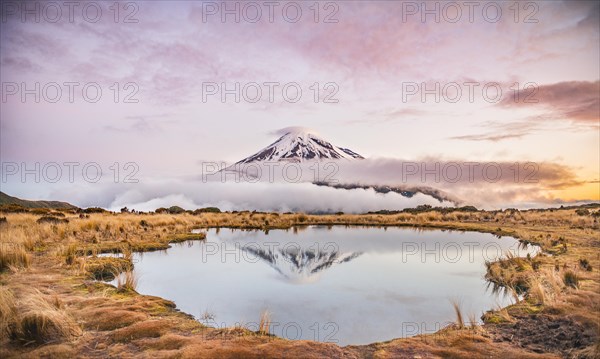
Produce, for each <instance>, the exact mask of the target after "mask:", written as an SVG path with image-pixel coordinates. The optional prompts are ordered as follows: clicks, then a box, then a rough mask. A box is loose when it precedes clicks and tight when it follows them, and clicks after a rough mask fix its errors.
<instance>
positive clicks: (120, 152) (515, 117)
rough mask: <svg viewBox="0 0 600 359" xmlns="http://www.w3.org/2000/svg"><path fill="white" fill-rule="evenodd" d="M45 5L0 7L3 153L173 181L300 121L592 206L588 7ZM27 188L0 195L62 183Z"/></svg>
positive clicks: (597, 139) (592, 34) (390, 153)
mask: <svg viewBox="0 0 600 359" xmlns="http://www.w3.org/2000/svg"><path fill="white" fill-rule="evenodd" d="M53 4H55V5H50V6H49V5H48V3H43V2H42V3H36V2H11V1H7V2H3V3H2V14H1V31H0V64H1V73H0V75H1V79H2V89H1V91H2V102H1V110H0V117H1V134H0V140H1V143H0V149H1V159H2V162H3V164H4V163H7V162H15V163H21V162H24V163H28V164H31V166H33V163H35V162H38V163H41V165H42V166H43V165H44V163H48V162H57V163H63V162H67V161H73V162H79V163H87V162H97V163H100V164H101V165H102V166H103V168H105V171H107V170H106V169H107V168H108V167H109V166H110V164H112V163H114V162H118V163H119V166H120V167H123V163H126V162H135V163H136V164H137V166H138V167H139V172H138V174H137V176H138V177H140V178H148V179H156V178H159V177H160V178H167V177H170V178H173V177H179V178H181V177H185V176H194V175H197V174H199V173H200V171H201V163H202V162H203V161H215V160H223V161H227V162H230V163H231V162H234V161H237V160H239V159H241V158H244V157H246V156H248V155H250V154H252V153H254V152H256V151H257V150H259V149H260V148H262V147H265V146H266V145H268V144H270V143H271V142H273V141H274V140H275V137H274V135H273V134H274V132H276V131H277V130H279V129H281V128H284V127H288V126H304V127H309V128H313V129H315V130H316V131H318V132H319V133H320V134H321V135H322V136H323V137H324V138H326V139H328V140H330V141H331V142H333V143H334V144H336V145H339V146H342V147H348V148H350V149H352V150H354V151H356V152H358V153H360V154H362V155H363V156H365V157H368V158H370V159H376V160H379V159H381V160H393V159H401V160H414V161H417V160H421V159H428V160H432V159H435V160H439V161H496V162H504V163H512V162H519V163H525V162H535V163H539V164H540V165H542V164H546V167H545V168H548V169H557V170H556V172H555V173H557V176H558V178H556V179H555V180H554V182H552V183H551V184H549V185H548V186H547V187H545V188H541V187H540V188H538V193H536V198H535V200H536V201H541V202H544V201H546V202H548V203H552V202H556V201H578V200H598V199H599V196H600V193H599V192H600V184H599V182H598V179H599V178H598V177H599V173H600V167H599V166H600V164H599V163H600V127H599V121H600V115H599V111H600V105H599V96H600V95H599V91H600V83H599V79H600V69H599V65H598V64H599V63H600V55H599V54H600V48H599V46H600V45H599V44H600V33H599V32H600V30H599V29H600V20H599V19H600V15H599V12H600V8H599V5H598V2H594V1H589V2H586V1H546V2H544V1H540V2H527V3H518V4H517V5H515V3H514V2H475V5H467V4H466V3H464V2H458V3H448V2H427V4H425V3H422V2H387V1H381V2H377V1H369V2H366V1H365V2H360V1H344V2H319V3H317V4H316V5H315V3H313V2H274V4H275V5H272V7H271V5H266V4H265V3H264V2H260V1H259V2H256V3H244V2H240V3H235V2H230V3H227V5H226V6H227V9H225V8H223V5H221V2H201V1H182V2H174V1H169V2H166V1H164V2H162V1H143V2H122V3H118V4H117V5H118V6H115V5H114V3H113V2H106V3H102V2H77V1H76V2H74V5H73V7H72V8H69V7H67V6H66V5H64V4H62V2H58V3H53ZM423 6H425V7H423ZM269 83H271V84H273V83H274V85H272V87H269V86H270V85H267V84H269ZM236 84H238V85H239V86H240V91H239V94H240V96H239V97H240V98H239V101H236V99H235V97H236V95H235V94H234V93H232V91H230V92H225V91H223V89H224V88H226V89H229V90H233V92H235V88H236ZM256 84H258V86H257V85H256ZM36 86H39V89H36ZM257 87H258V88H260V91H261V94H260V95H259V93H258V92H257ZM271 88H272V89H273V91H272V93H270V89H271ZM284 88H285V89H286V90H285V91H284V90H283V89H284ZM71 89H72V93H70V90H71ZM84 89H85V91H84ZM98 89H99V90H101V91H102V93H101V95H99V94H98V93H97V91H98ZM298 89H300V90H301V94H300V93H299V92H297V90H298ZM59 92H60V94H61V96H60V97H59V96H58V94H59ZM70 95H72V96H70ZM36 96H38V97H39V102H36V101H37V99H36ZM70 97H71V98H70ZM223 97H224V98H223ZM96 100H97V101H96ZM223 100H224V101H223ZM105 166H106V167H105ZM3 171H4V175H6V171H7V169H6V167H5V166H4V165H3ZM5 177H6V176H5ZM17 177H18V176H17ZM40 182H41V183H35V181H33V180H29V179H26V180H25V181H22V180H16V177H15V176H12V177H11V176H8V177H7V178H4V177H3V182H2V188H3V189H2V190H3V191H4V192H7V193H9V194H14V195H19V196H22V197H29V198H30V197H32V196H33V197H44V198H46V197H49V196H53V195H54V196H56V195H59V194H61V195H62V194H64V192H57V191H56V189H55V187H54V185H53V184H52V183H47V181H46V183H45V181H43V180H42V181H40ZM540 186H541V185H540ZM540 191H541V192H543V193H541V192H540ZM173 195H177V193H173ZM77 198H79V197H77ZM519 198H520V199H519V200H524V199H523V198H522V197H519ZM58 199H62V198H58ZM525 200H526V199H525ZM532 200H533V199H532ZM84 202H85V201H84ZM81 203H83V202H81ZM86 203H87V202H86ZM109 203H110V202H109ZM196 203H197V202H196ZM503 204H504V203H503Z"/></svg>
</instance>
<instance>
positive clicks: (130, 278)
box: [115, 271, 138, 292]
mask: <svg viewBox="0 0 600 359" xmlns="http://www.w3.org/2000/svg"><path fill="white" fill-rule="evenodd" d="M115 276H116V277H117V290H118V291H120V292H135V289H136V288H137V284H138V277H137V275H136V274H135V272H133V271H127V272H124V273H122V274H120V275H119V274H116V275H115Z"/></svg>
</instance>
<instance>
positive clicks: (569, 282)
mask: <svg viewBox="0 0 600 359" xmlns="http://www.w3.org/2000/svg"><path fill="white" fill-rule="evenodd" d="M563 281H564V282H565V285H566V286H567V287H571V288H575V289H577V288H579V276H578V275H577V274H576V273H575V272H573V271H571V270H568V271H566V272H565V273H564V274H563Z"/></svg>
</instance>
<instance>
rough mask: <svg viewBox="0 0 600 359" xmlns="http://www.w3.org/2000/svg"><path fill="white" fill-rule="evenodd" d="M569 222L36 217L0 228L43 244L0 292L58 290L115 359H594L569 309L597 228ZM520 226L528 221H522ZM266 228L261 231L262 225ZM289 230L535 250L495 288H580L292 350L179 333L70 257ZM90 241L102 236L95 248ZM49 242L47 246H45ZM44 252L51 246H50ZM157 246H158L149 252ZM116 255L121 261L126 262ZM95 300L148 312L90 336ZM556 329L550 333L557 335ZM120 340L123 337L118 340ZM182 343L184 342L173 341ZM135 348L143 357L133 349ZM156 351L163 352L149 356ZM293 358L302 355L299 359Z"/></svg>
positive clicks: (580, 293)
mask: <svg viewBox="0 0 600 359" xmlns="http://www.w3.org/2000/svg"><path fill="white" fill-rule="evenodd" d="M573 212H574V211H573V210H566V209H565V210H555V211H552V212H531V215H530V214H529V213H528V212H522V217H524V218H526V221H525V223H519V222H518V221H515V220H510V218H508V217H507V218H502V219H500V220H499V221H498V222H495V221H494V222H492V221H484V220H479V221H476V220H475V218H471V220H468V219H467V218H465V219H462V221H460V222H459V221H456V220H455V219H450V220H448V222H444V221H443V219H442V218H433V220H432V221H430V222H425V221H428V220H431V219H432V218H426V217H424V216H419V215H408V216H396V215H342V216H336V215H331V216H310V215H302V214H290V215H279V214H277V215H271V214H260V215H259V216H250V215H244V216H239V215H234V214H204V215H202V216H190V215H131V214H126V215H109V214H94V215H92V216H90V218H89V219H87V218H86V219H77V218H69V219H70V222H69V223H61V224H36V223H35V220H36V219H37V217H36V216H33V215H28V214H8V215H7V219H8V228H7V225H3V230H9V231H13V230H14V231H16V230H18V228H19V227H20V228H21V229H19V230H26V231H27V230H29V229H27V228H32V229H34V230H35V231H36V232H37V233H32V234H31V235H32V236H35V235H42V234H45V235H47V237H44V239H40V240H39V243H37V242H36V243H35V244H34V245H33V247H32V252H31V253H32V255H33V258H32V263H31V265H30V267H29V268H28V269H20V270H19V269H17V270H16V271H13V272H10V273H8V272H7V273H3V274H1V278H2V282H3V283H4V284H5V286H6V287H7V288H9V289H10V290H11V291H13V292H15V294H17V295H24V296H26V295H29V294H30V293H29V292H30V289H27V288H24V287H22V286H20V285H19V284H18V283H19V282H22V283H23V282H29V283H31V286H33V287H35V288H39V290H40V291H41V292H42V295H43V296H47V295H50V294H51V293H52V292H53V291H54V292H56V291H57V290H58V289H56V288H62V289H60V293H55V295H57V296H58V297H59V298H64V302H66V303H67V304H66V305H64V308H63V309H61V310H62V311H64V312H65V314H66V315H68V316H69V317H73V318H76V319H77V322H80V323H83V324H82V326H83V330H84V333H89V334H91V335H92V336H93V337H95V338H97V340H99V341H100V342H101V343H104V344H103V345H105V346H106V347H108V348H112V349H114V350H115V353H121V354H124V353H127V352H129V351H130V350H134V352H135V349H133V348H129V349H128V348H127V347H124V346H123V344H125V343H138V342H139V343H141V342H145V341H148V340H150V341H158V342H161V341H167V340H169V341H170V340H175V337H177V340H176V341H178V342H180V343H181V345H176V344H173V343H171V344H169V345H171V347H172V349H169V350H175V351H182V353H185V348H186V347H193V346H194V345H200V344H199V342H198V343H196V340H195V339H193V338H194V336H195V335H197V334H198V333H200V332H203V333H204V334H202V335H201V338H199V339H204V340H205V341H208V342H212V343H214V344H216V345H217V347H214V348H212V349H208V348H204V349H202V350H204V352H205V353H206V355H207V356H209V357H210V356H215V355H217V354H216V353H221V354H223V353H226V352H228V351H231V352H239V353H245V354H244V355H246V354H247V356H250V357H252V356H267V357H268V356H286V355H289V356H290V357H291V356H293V354H294V353H295V354H300V355H296V356H300V357H302V356H304V355H305V354H306V353H307V352H306V350H307V348H310V350H311V352H310V353H311V356H312V357H324V356H328V355H335V356H342V357H365V356H370V355H372V354H376V353H379V354H382V353H388V354H389V355H392V354H391V353H395V354H394V355H393V356H411V355H425V356H445V355H449V353H453V352H454V353H460V352H465V353H473V352H476V353H480V354H482V355H484V354H485V355H493V354H494V353H513V354H514V355H518V356H522V357H555V356H556V355H560V356H563V355H570V354H568V353H574V352H580V353H581V355H586V354H585V353H592V354H593V351H594V350H595V348H594V343H595V341H597V338H598V329H597V327H594V324H593V323H594V321H593V319H590V318H593V317H594V316H595V315H597V313H598V308H595V307H593V306H589V305H583V306H582V305H577V306H576V307H573V305H574V304H573V303H579V302H581V301H582V300H584V302H585V300H587V301H590V305H591V303H593V302H594V300H595V299H597V298H598V287H599V286H598V284H599V280H598V278H597V275H595V273H597V272H594V271H597V270H598V265H599V264H600V262H599V260H598V258H596V257H594V256H593V253H594V251H596V250H597V249H598V246H599V243H598V242H597V241H594V240H593V238H594V237H593V233H596V232H595V231H597V229H598V227H597V222H594V224H585V223H580V220H583V219H582V218H579V217H578V216H577V215H575V214H574V213H573ZM489 213H490V212H477V213H475V214H472V215H471V216H472V217H482V216H488V215H490V214H489ZM501 213H502V212H501ZM534 214H535V216H534ZM434 215H435V214H432V215H431V216H434ZM528 216H531V218H528ZM544 216H545V217H546V218H544ZM240 217H242V218H240ZM252 217H255V218H252ZM256 217H258V218H259V219H257V218H256ZM563 217H566V218H563ZM140 220H144V221H145V222H146V224H147V225H146V226H143V225H140ZM253 221H261V223H262V226H260V225H258V224H257V223H252V222H253ZM265 221H268V222H269V223H268V224H265ZM586 221H587V219H586ZM424 222H425V223H424ZM521 222H522V221H521ZM13 223H14V226H13ZM588 223H592V222H591V221H590V222H588ZM216 224H218V225H216ZM295 224H298V225H326V226H327V225H342V226H346V225H354V226H356V225H357V226H364V225H377V226H395V227H414V228H425V229H427V228H431V229H446V230H456V231H476V232H482V233H491V234H496V235H502V236H510V237H513V238H515V239H517V240H519V241H521V242H523V243H527V244H537V245H540V247H541V248H542V250H543V252H542V255H540V256H537V257H535V258H536V260H539V262H540V263H538V264H534V263H532V262H525V261H522V260H515V259H514V258H513V259H507V260H504V261H499V262H495V263H497V264H496V265H497V266H500V265H501V266H502V267H503V268H502V276H500V278H503V281H504V283H505V284H508V285H513V284H515V283H516V281H518V280H521V279H523V280H525V279H524V278H526V279H527V281H529V280H530V279H531V278H541V279H543V280H546V279H547V278H546V277H547V275H548V273H550V272H554V271H555V268H556V267H557V266H558V270H557V271H556V273H558V275H560V276H561V277H562V276H565V278H566V275H567V274H568V272H569V271H572V272H576V275H577V276H579V280H578V283H577V284H576V287H574V289H570V288H571V287H570V285H571V284H563V285H564V287H561V288H558V289H557V290H556V291H555V292H552V293H550V292H549V290H548V289H547V288H545V291H546V292H547V293H546V295H545V297H546V298H545V299H544V298H539V295H537V294H536V293H535V292H536V291H537V289H536V290H534V288H533V287H531V288H525V289H526V292H525V294H526V295H525V299H524V300H522V301H520V302H519V303H518V304H515V305H513V306H510V307H508V308H503V309H502V310H499V311H497V312H496V313H491V314H490V315H489V316H488V318H486V323H485V324H484V325H483V326H480V327H476V328H458V327H449V328H446V329H443V330H441V331H440V332H438V333H435V334H429V335H420V336H417V337H411V338H400V339H394V340H391V341H387V342H380V343H373V344H369V345H364V346H346V347H338V346H335V345H333V346H332V344H326V343H316V342H310V341H308V342H307V341H299V342H293V341H288V340H284V339H279V338H272V337H270V336H265V335H261V334H259V333H251V332H250V333H248V332H247V331H244V330H241V331H240V330H238V329H236V328H228V329H211V328H205V327H203V326H202V325H200V324H192V323H188V324H186V323H187V321H188V320H192V319H191V318H189V317H188V316H186V315H185V314H183V313H179V312H178V311H177V310H176V309H175V307H174V304H173V303H172V302H169V301H165V300H163V299H158V298H157V299H152V298H153V297H150V296H142V295H139V294H137V293H136V292H135V290H134V289H133V288H131V289H122V288H121V289H115V288H112V289H111V288H107V287H106V286H104V285H97V284H93V283H91V282H89V281H88V280H87V279H86V278H87V277H88V276H89V274H86V273H87V271H85V265H82V264H81V261H82V259H81V258H82V257H81V256H79V255H78V254H77V253H78V251H81V250H86V251H87V250H88V249H92V250H93V251H98V252H97V253H100V251H101V250H103V249H107V248H112V249H118V248H124V247H127V248H129V249H128V250H130V251H131V250H133V249H134V248H135V250H136V251H138V250H139V251H141V252H144V251H148V250H157V249H164V245H167V248H168V245H169V243H170V242H171V241H177V240H179V241H181V237H178V236H179V235H178V234H182V233H188V232H189V231H190V230H191V229H192V228H217V227H219V228H236V229H239V228H247V229H275V228H279V229H290V228H292V226H293V225H295ZM23 226H25V227H23ZM23 228H25V229H23ZM36 228H39V229H36ZM69 231H74V232H76V233H77V234H75V235H68V234H65V233H69ZM61 233H63V234H62V236H63V237H62V238H63V239H61ZM98 235H100V239H99V238H98ZM65 236H66V237H65ZM123 237H125V238H123ZM65 238H66V239H65ZM69 238H72V239H69ZM119 238H120V239H119ZM177 238H178V239H177ZM47 241H50V242H48V243H46V242H47ZM51 243H55V244H54V245H51ZM56 243H57V244H58V245H56ZM69 243H70V244H69ZM157 244H159V245H160V246H157ZM158 247H160V248H158ZM52 253H53V254H52ZM548 253H549V254H552V257H550V256H548V255H547V254H548ZM49 254H52V255H49ZM124 255H127V254H126V253H124ZM538 257H539V258H538ZM61 258H62V259H61ZM584 259H585V260H586V261H588V263H590V266H592V267H593V268H594V269H593V271H592V272H589V274H587V273H588V272H586V271H581V270H579V269H577V268H578V267H577V266H578V263H582V261H583V260H584ZM68 262H70V264H69V263H68ZM82 270H83V271H82ZM488 270H489V269H488ZM492 270H493V269H492ZM40 271H41V273H46V275H47V276H53V277H54V278H56V280H55V281H56V282H57V283H59V284H56V283H55V284H54V286H51V287H46V285H45V284H44V283H45V282H44V281H42V280H41V279H40V278H38V276H39V275H40V274H38V273H40ZM496 275H497V276H499V275H500V274H499V273H496ZM61 283H62V284H61ZM528 283H529V282H528ZM544 283H545V282H544ZM544 285H545V284H544ZM69 288H70V289H69ZM78 288H79V289H78ZM575 288H578V289H575ZM99 292H100V293H101V292H104V293H106V294H105V300H106V301H107V302H110V303H114V305H117V303H121V304H119V305H118V306H121V307H123V308H128V307H130V306H131V305H134V304H135V303H138V304H137V305H138V306H139V305H140V302H141V303H145V302H148V303H146V304H147V305H149V307H148V308H147V309H137V310H133V309H125V310H126V313H131V315H133V313H138V314H136V315H134V317H135V318H133V317H131V318H129V319H130V320H129V321H128V322H127V323H122V324H123V325H124V326H119V327H118V328H113V329H110V330H99V329H98V327H97V326H96V327H95V326H94V322H95V321H97V320H98V318H97V315H93V316H91V317H90V316H88V314H87V312H88V311H89V310H91V308H90V307H89V305H88V304H85V303H87V301H92V302H94V301H95V299H93V298H96V297H97V296H98V295H99ZM106 295H107V296H108V297H106ZM76 298H78V299H76ZM585 298H588V299H585ZM149 303H154V304H149ZM118 306H117V307H118ZM107 307H111V308H112V304H111V305H107ZM143 307H144V306H143ZM152 308H154V309H152ZM17 309H18V308H17ZM140 310H141V312H140ZM113 311H114V309H113ZM567 313H569V314H567ZM573 313H575V314H573ZM128 315H129V316H131V315H130V314H128ZM161 318H162V319H161ZM169 318H170V319H169ZM536 318H537V319H536ZM117 322H118V321H117ZM516 323H523V324H524V325H523V327H524V329H523V328H521V329H520V331H519V330H517V329H515V324H516ZM528 323H529V324H528ZM545 323H546V324H548V326H549V328H550V329H548V330H549V331H547V332H546V333H545V336H544V337H537V336H536V333H535V332H534V328H535V326H536V325H542V326H545V325H546V324H545ZM557 323H558V326H556V324H557ZM109 327H110V326H109ZM94 328H96V329H94ZM186 328H187V329H186ZM194 328H195V329H194ZM527 328H529V329H527ZM574 330H576V331H577V333H582V335H581V336H580V338H579V341H578V342H577V343H570V344H569V343H565V341H564V340H561V339H560V338H559V337H558V336H557V335H555V334H556V332H557V331H560V332H563V333H567V335H566V337H567V338H568V339H569V338H571V337H570V336H569V334H568V333H571V332H573V331H574ZM538 331H539V329H538ZM127 333H129V334H127ZM144 333H145V334H144ZM168 333H172V334H168ZM185 333H188V334H185ZM194 333H197V334H194ZM89 334H84V335H83V337H81V336H74V337H73V338H71V339H69V338H68V337H63V338H62V339H60V340H59V343H62V344H60V345H59V346H60V348H57V345H58V344H52V345H48V344H41V343H40V344H36V345H34V346H31V345H29V346H21V345H19V344H18V343H19V342H18V341H10V342H8V343H6V344H7V346H3V347H4V349H2V350H0V354H3V356H4V354H6V356H13V355H17V353H21V354H25V353H29V354H30V355H34V354H39V353H40V351H42V352H43V351H44V350H46V351H48V350H50V351H51V350H55V349H56V350H58V349H60V350H65V351H68V352H70V353H79V354H80V355H84V356H86V355H92V354H91V353H92V352H89V353H88V352H87V351H86V349H84V347H83V346H82V345H83V344H84V343H85V342H86V340H87V339H85V338H86V335H89ZM121 334H123V335H125V337H124V338H121V337H118V338H117V337H116V336H118V335H121ZM515 334H516V335H515ZM148 335H150V336H148ZM182 335H183V337H181V336H182ZM151 338H156V339H151ZM161 338H162V339H161ZM227 338H229V340H233V341H234V342H235V343H236V344H235V345H234V346H233V347H232V346H231V345H230V344H231V343H229V344H228V345H225V344H224V342H223V340H227ZM506 338H510V340H508V341H507V339H506ZM100 342H99V343H100ZM194 343H196V344H194ZM259 343H262V344H259ZM515 344H517V345H516V346H515ZM138 345H141V344H138ZM265 345H266V347H265ZM101 346H102V345H101ZM128 346H130V345H128ZM200 347H202V345H200ZM200 347H198V348H200ZM139 348H140V349H141V347H139ZM261 348H262V349H261ZM294 348H295V349H294ZM300 348H302V349H300ZM336 348H337V349H336ZM156 350H159V351H162V350H166V349H164V348H162V349H160V348H157V349H156ZM215 350H216V351H215ZM294 350H300V352H298V351H294ZM134 352H133V353H134ZM11 353H12V355H11ZM140 353H141V352H140ZM252 353H254V354H252ZM319 353H321V354H319ZM540 353H546V354H540ZM561 353H562V354H561ZM221 354H218V355H221ZM379 354H378V355H379Z"/></svg>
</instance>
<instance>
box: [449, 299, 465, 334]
mask: <svg viewBox="0 0 600 359" xmlns="http://www.w3.org/2000/svg"><path fill="white" fill-rule="evenodd" d="M451 303H452V308H454V314H456V325H457V326H458V328H459V329H462V328H464V327H465V322H464V320H463V315H462V309H461V305H460V303H459V302H458V301H456V300H453V301H451Z"/></svg>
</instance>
